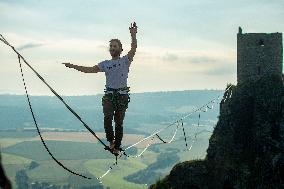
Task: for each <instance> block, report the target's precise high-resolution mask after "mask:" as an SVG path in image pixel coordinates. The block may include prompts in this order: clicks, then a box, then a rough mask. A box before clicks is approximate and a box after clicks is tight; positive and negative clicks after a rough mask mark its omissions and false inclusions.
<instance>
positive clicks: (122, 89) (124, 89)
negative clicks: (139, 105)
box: [104, 87, 130, 94]
mask: <svg viewBox="0 0 284 189" xmlns="http://www.w3.org/2000/svg"><path fill="white" fill-rule="evenodd" d="M129 91H130V87H122V88H118V89H114V88H110V87H106V88H105V90H104V92H105V93H107V94H108V93H120V94H121V93H126V94H127V93H128V92H129Z"/></svg>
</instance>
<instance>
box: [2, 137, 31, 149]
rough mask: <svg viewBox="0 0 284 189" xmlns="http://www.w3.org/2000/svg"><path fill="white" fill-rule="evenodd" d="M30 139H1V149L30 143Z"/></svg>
mask: <svg viewBox="0 0 284 189" xmlns="http://www.w3.org/2000/svg"><path fill="white" fill-rule="evenodd" d="M28 140H30V138H1V139H0V147H1V148H7V147H9V146H13V145H15V144H18V143H21V142H24V141H28Z"/></svg>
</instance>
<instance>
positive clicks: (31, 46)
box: [17, 43, 44, 51]
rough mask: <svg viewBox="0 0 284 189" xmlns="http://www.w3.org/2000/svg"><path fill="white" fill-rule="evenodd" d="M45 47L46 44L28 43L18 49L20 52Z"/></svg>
mask: <svg viewBox="0 0 284 189" xmlns="http://www.w3.org/2000/svg"><path fill="white" fill-rule="evenodd" d="M43 45H44V44H41V43H27V44H24V45H21V46H20V47H18V48H17V49H18V50H19V51H20V50H24V49H30V48H36V47H41V46H43Z"/></svg>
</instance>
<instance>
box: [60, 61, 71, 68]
mask: <svg viewBox="0 0 284 189" xmlns="http://www.w3.org/2000/svg"><path fill="white" fill-rule="evenodd" d="M62 64H64V66H66V67H67V68H73V64H71V63H69V62H67V63H62Z"/></svg>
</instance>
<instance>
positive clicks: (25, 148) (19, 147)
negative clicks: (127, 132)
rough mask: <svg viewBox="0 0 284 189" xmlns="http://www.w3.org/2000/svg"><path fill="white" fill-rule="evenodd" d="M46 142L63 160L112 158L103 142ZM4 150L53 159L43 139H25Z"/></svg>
mask: <svg viewBox="0 0 284 189" xmlns="http://www.w3.org/2000/svg"><path fill="white" fill-rule="evenodd" d="M46 144H47V146H48V147H49V149H50V151H51V152H52V153H53V155H54V156H55V157H56V158H57V159H61V160H84V159H108V158H112V154H110V153H109V152H107V151H105V150H104V148H103V146H102V145H101V144H94V143H86V142H67V141H46ZM2 151H3V152H5V153H9V154H14V155H18V156H22V157H25V158H28V159H32V160H37V161H44V160H51V157H50V156H49V154H48V153H47V151H46V150H45V148H44V146H43V144H42V143H41V141H24V142H21V143H17V144H15V145H13V146H9V147H7V148H4V149H3V150H2Z"/></svg>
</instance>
